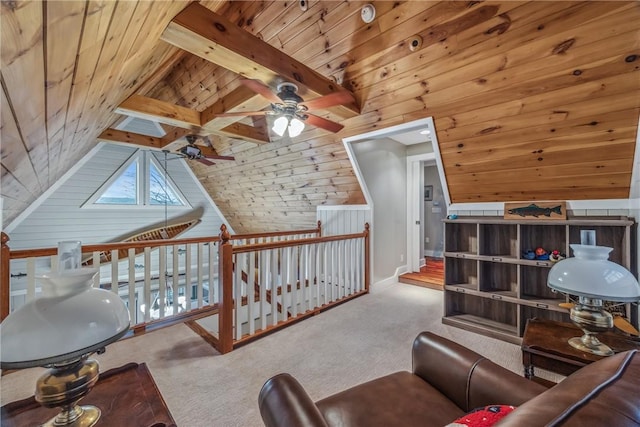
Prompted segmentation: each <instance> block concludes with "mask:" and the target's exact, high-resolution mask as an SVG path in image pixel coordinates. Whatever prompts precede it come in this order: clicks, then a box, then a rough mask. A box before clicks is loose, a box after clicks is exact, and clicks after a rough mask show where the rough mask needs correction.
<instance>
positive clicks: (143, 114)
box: [115, 95, 200, 129]
mask: <svg viewBox="0 0 640 427" xmlns="http://www.w3.org/2000/svg"><path fill="white" fill-rule="evenodd" d="M115 112H116V113H118V114H124V115H126V116H132V117H138V118H141V119H145V120H153V121H156V122H159V123H165V124H168V125H171V126H178V127H182V128H187V129H197V128H200V113H199V112H198V111H196V110H192V109H190V108H186V107H181V106H179V105H174V104H171V103H169V102H164V101H159V100H157V99H153V98H148V97H146V96H142V95H132V96H130V97H129V98H127V99H126V100H125V101H124V102H123V103H122V104H120V105H119V106H118V108H116V110H115Z"/></svg>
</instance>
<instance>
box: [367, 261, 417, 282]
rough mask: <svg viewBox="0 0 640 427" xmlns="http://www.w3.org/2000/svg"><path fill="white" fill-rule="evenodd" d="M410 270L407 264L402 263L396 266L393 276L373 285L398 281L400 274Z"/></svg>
mask: <svg viewBox="0 0 640 427" xmlns="http://www.w3.org/2000/svg"><path fill="white" fill-rule="evenodd" d="M408 271H409V267H408V266H407V265H406V264H405V265H401V266H400V267H398V268H396V272H395V273H394V274H393V276H389V277H387V278H386V279H382V280H379V281H377V282H375V283H374V284H373V286H384V285H391V284H393V283H396V282H397V281H398V276H400V275H402V274H404V273H407V272H408Z"/></svg>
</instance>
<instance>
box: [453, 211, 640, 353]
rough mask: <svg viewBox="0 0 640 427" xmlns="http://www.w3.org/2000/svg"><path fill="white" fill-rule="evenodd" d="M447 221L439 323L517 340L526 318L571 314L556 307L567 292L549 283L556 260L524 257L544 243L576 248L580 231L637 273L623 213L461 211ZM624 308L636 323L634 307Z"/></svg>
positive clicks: (632, 225)
mask: <svg viewBox="0 0 640 427" xmlns="http://www.w3.org/2000/svg"><path fill="white" fill-rule="evenodd" d="M444 223H445V252H444V256H445V286H444V292H445V298H444V301H445V302H444V304H445V307H444V317H443V318H442V321H443V323H445V324H448V325H452V326H457V327H460V328H463V329H467V330H470V331H474V332H477V333H481V334H485V335H488V336H492V337H495V338H499V339H503V340H505V341H509V342H513V343H516V344H520V343H521V341H522V335H523V333H524V327H525V325H526V323H527V319H530V318H534V317H537V318H540V319H549V320H558V321H564V322H569V321H570V320H569V314H568V311H567V310H566V309H564V308H561V307H559V304H560V303H561V302H564V301H566V300H567V297H566V296H565V295H563V294H560V293H556V292H553V291H552V290H551V289H550V288H549V287H548V286H547V276H548V274H549V270H550V269H551V267H552V266H553V264H554V263H553V262H552V261H549V260H541V259H533V260H531V259H526V258H524V257H523V253H524V252H525V251H527V250H533V251H535V249H536V248H538V247H542V248H544V249H545V250H547V251H548V252H551V251H553V250H558V251H560V252H562V253H564V254H566V255H567V256H573V254H572V253H571V249H570V247H569V245H570V244H573V243H580V241H581V231H583V230H593V231H595V236H596V244H597V245H600V246H609V247H612V248H613V251H612V252H611V254H610V256H609V259H610V260H611V261H613V262H616V263H618V264H621V265H623V266H624V267H626V268H627V269H629V270H630V271H631V272H632V273H634V274H636V275H637V270H636V268H637V266H636V265H635V263H634V260H635V248H636V243H635V241H634V240H635V239H634V237H635V232H634V231H635V230H634V228H635V226H636V225H635V223H634V221H633V220H632V219H629V218H626V217H575V218H570V219H567V220H553V221H550V220H519V221H518V220H506V219H503V218H499V217H462V218H460V217H459V218H457V219H451V220H450V219H447V220H445V221H444ZM626 316H627V320H629V321H630V322H631V323H632V324H633V325H634V326H635V327H638V310H637V307H636V306H634V305H627V307H626Z"/></svg>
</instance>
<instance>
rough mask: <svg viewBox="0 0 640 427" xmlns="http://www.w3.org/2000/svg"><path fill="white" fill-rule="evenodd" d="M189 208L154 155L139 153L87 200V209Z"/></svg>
mask: <svg viewBox="0 0 640 427" xmlns="http://www.w3.org/2000/svg"><path fill="white" fill-rule="evenodd" d="M96 205H99V206H101V207H106V206H108V205H109V206H113V207H116V206H132V205H133V206H153V207H162V206H172V207H181V206H188V203H187V202H186V199H185V198H184V196H183V195H182V194H181V193H180V190H178V188H177V187H176V185H175V184H174V183H173V181H172V180H171V178H170V177H169V176H168V175H167V174H165V173H164V167H163V166H162V165H161V163H160V162H159V160H158V159H157V158H156V156H155V155H151V153H149V152H146V151H143V150H138V151H136V152H135V153H134V154H133V155H131V157H129V159H128V160H127V161H126V162H124V163H123V164H122V166H120V168H118V170H117V171H116V172H115V173H114V174H113V175H111V177H110V178H109V179H108V180H107V181H106V182H105V183H104V184H103V185H102V186H101V187H100V189H98V191H96V192H95V193H94V195H93V196H92V197H91V198H89V200H87V202H86V203H85V204H84V205H83V206H84V207H91V206H94V207H97V206H96Z"/></svg>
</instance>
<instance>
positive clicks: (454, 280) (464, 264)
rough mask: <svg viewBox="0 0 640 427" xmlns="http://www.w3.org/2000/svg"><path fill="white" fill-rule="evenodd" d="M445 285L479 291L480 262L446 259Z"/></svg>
mask: <svg viewBox="0 0 640 427" xmlns="http://www.w3.org/2000/svg"><path fill="white" fill-rule="evenodd" d="M444 276H445V281H444V283H445V284H447V285H463V286H465V287H469V289H478V261H476V260H474V259H465V258H445V265H444Z"/></svg>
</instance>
